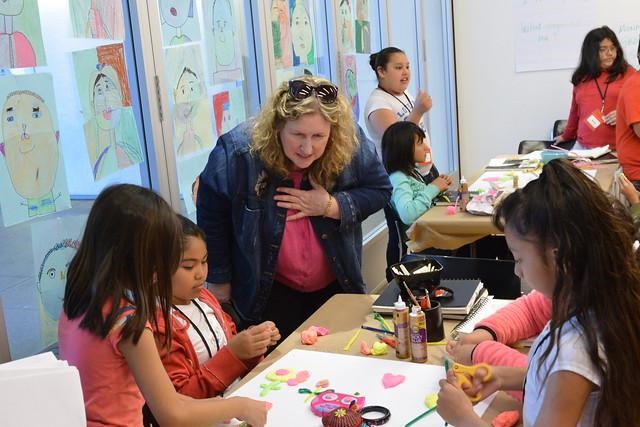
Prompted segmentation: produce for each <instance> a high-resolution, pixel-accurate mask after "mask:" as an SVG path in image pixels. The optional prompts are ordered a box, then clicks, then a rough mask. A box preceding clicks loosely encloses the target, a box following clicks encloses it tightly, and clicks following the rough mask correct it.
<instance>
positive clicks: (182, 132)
mask: <svg viewBox="0 0 640 427" xmlns="http://www.w3.org/2000/svg"><path fill="white" fill-rule="evenodd" d="M165 63H166V67H167V72H168V75H169V85H170V90H171V92H170V93H172V94H173V103H174V108H173V128H174V144H175V148H176V152H177V153H178V157H184V156H187V155H190V154H193V153H197V152H199V151H201V150H204V149H206V148H208V147H213V134H212V129H213V126H212V123H211V109H210V108H209V104H208V102H207V96H206V89H205V84H204V81H203V77H204V67H203V65H202V56H201V54H200V48H199V46H197V45H190V46H180V47H174V48H169V49H165Z"/></svg>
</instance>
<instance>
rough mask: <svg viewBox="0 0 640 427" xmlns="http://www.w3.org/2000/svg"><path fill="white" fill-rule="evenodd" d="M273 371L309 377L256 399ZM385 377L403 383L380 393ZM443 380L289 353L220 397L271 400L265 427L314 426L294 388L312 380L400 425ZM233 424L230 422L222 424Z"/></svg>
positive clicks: (382, 362) (434, 371) (395, 365)
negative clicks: (379, 409)
mask: <svg viewBox="0 0 640 427" xmlns="http://www.w3.org/2000/svg"><path fill="white" fill-rule="evenodd" d="M278 369H289V370H294V371H301V370H307V371H308V372H309V373H310V374H311V375H310V377H309V379H308V380H307V381H305V382H304V383H302V384H299V385H296V386H289V385H287V384H286V383H282V385H281V389H280V390H274V391H270V392H269V393H268V394H267V395H266V396H265V397H260V390H261V389H260V384H266V383H269V382H270V381H268V380H267V379H266V375H267V374H268V373H270V372H275V371H276V370H278ZM385 373H391V374H394V375H398V374H402V375H404V376H405V377H406V379H405V381H404V382H403V383H401V384H399V385H397V386H395V387H393V388H388V389H385V388H384V387H383V385H382V376H383V375H384V374H385ZM444 377H445V371H444V368H443V367H442V366H437V365H428V364H421V363H411V362H402V361H397V360H387V359H377V358H375V357H374V356H370V357H363V356H352V355H342V354H334V353H324V352H319V351H308V350H299V349H294V350H291V351H290V352H289V353H287V354H286V355H284V356H283V357H282V358H281V359H280V360H278V361H277V362H275V363H274V364H273V365H271V366H270V367H269V368H267V370H266V371H264V372H262V373H260V374H258V375H256V376H255V377H254V378H252V379H251V381H249V382H247V383H246V384H245V385H244V386H242V387H240V388H239V389H238V390H236V391H235V392H233V393H232V394H230V395H229V396H225V397H230V396H245V397H251V398H253V399H258V400H267V401H269V402H271V403H272V404H273V407H272V409H271V410H270V411H269V417H268V423H267V426H272V427H275V426H278V427H281V426H287V425H292V424H291V420H296V425H302V426H320V425H321V424H322V422H321V420H320V417H317V416H316V415H314V414H313V413H312V412H311V409H310V403H309V402H307V403H305V399H306V398H307V397H308V394H300V393H298V388H301V387H304V388H308V389H314V385H315V384H316V382H318V381H319V380H323V379H327V380H329V387H328V388H331V389H334V390H335V391H336V392H339V393H345V394H354V393H356V392H359V393H360V394H361V395H364V396H365V399H366V402H365V406H366V405H379V406H384V407H386V408H388V409H389V410H390V412H391V418H390V420H389V423H388V424H386V425H389V426H403V425H405V424H406V423H408V422H409V421H411V420H412V419H413V418H415V417H417V416H418V415H420V414H421V413H422V412H424V411H425V410H426V406H425V404H424V399H425V397H426V396H427V395H429V394H432V393H437V392H438V390H439V389H440V388H439V386H438V381H439V380H440V379H442V378H444ZM492 400H493V399H492V398H489V399H486V400H485V401H483V402H480V403H478V404H477V405H475V407H474V409H475V411H476V413H478V414H479V415H482V414H483V413H484V412H485V410H486V409H487V407H488V405H489V404H490V403H491V401H492ZM238 424H239V423H238V422H232V423H231V424H222V425H225V426H226V425H238ZM443 425H444V421H443V420H442V418H440V416H439V415H438V414H437V413H436V412H435V411H434V412H433V413H431V414H429V415H428V416H426V417H425V418H424V419H422V420H421V421H420V422H418V423H416V424H415V426H416V427H425V426H433V427H435V426H437V427H442V426H443Z"/></svg>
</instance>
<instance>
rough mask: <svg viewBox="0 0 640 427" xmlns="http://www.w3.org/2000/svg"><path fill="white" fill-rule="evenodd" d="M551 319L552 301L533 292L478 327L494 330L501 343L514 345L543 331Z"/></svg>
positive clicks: (483, 321) (480, 323)
mask: <svg viewBox="0 0 640 427" xmlns="http://www.w3.org/2000/svg"><path fill="white" fill-rule="evenodd" d="M549 319H551V300H549V299H548V298H547V297H545V296H544V295H542V294H541V293H540V292H536V291H531V292H530V293H529V294H527V295H523V296H521V297H520V298H518V299H516V300H515V301H514V302H512V303H511V304H509V305H507V306H506V307H503V308H502V309H500V310H498V311H497V312H496V313H495V314H494V315H492V316H490V317H487V318H486V319H484V320H482V321H481V322H479V323H478V324H477V325H476V328H477V327H479V326H482V327H484V328H488V329H490V330H492V331H493V332H494V333H495V334H496V339H497V341H498V342H500V343H504V344H513V343H515V342H517V341H519V340H522V339H525V338H530V337H532V336H534V335H537V334H539V333H540V331H542V329H543V328H544V327H545V325H546V324H547V322H548V321H549Z"/></svg>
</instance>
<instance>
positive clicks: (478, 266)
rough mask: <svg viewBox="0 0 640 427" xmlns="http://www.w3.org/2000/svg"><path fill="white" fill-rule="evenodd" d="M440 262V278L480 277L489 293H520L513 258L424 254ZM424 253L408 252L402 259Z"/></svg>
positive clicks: (509, 296)
mask: <svg viewBox="0 0 640 427" xmlns="http://www.w3.org/2000/svg"><path fill="white" fill-rule="evenodd" d="M426 257H428V258H432V259H435V260H437V261H438V262H439V263H440V264H442V274H441V276H440V278H441V279H480V280H481V281H482V283H483V284H484V287H485V288H486V289H487V290H488V291H489V294H491V295H493V296H495V297H496V298H501V299H515V298H518V297H519V296H520V295H521V294H522V290H521V283H520V278H519V277H518V276H516V274H515V273H514V266H515V263H514V261H513V260H498V259H490V258H464V257H456V256H443V255H426ZM423 258H425V255H421V254H409V255H406V256H405V257H404V258H403V262H404V261H410V260H417V259H423Z"/></svg>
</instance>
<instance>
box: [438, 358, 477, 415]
mask: <svg viewBox="0 0 640 427" xmlns="http://www.w3.org/2000/svg"><path fill="white" fill-rule="evenodd" d="M437 411H438V414H440V416H441V417H442V418H443V419H444V420H445V421H446V422H448V423H450V424H452V425H456V426H457V425H465V423H470V422H472V421H478V420H479V419H480V417H478V415H477V414H476V413H475V412H474V411H473V405H472V404H471V401H470V400H469V397H468V396H467V395H466V394H465V393H464V391H462V389H461V388H460V386H459V385H458V383H457V382H456V379H455V375H453V373H452V372H451V371H449V372H448V373H447V379H443V380H440V391H439V392H438V409H437Z"/></svg>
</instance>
